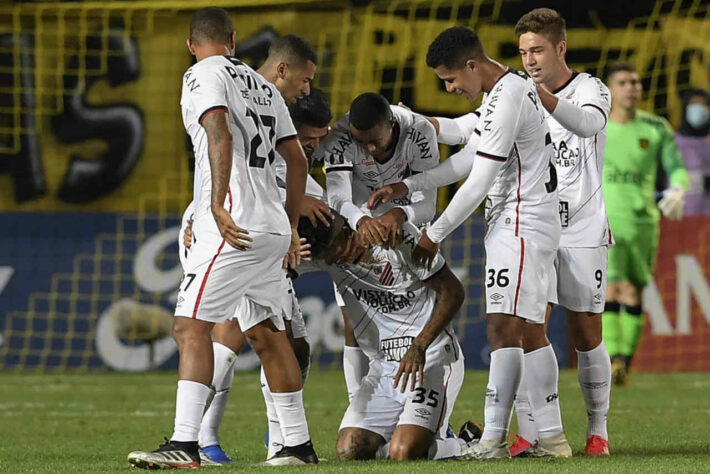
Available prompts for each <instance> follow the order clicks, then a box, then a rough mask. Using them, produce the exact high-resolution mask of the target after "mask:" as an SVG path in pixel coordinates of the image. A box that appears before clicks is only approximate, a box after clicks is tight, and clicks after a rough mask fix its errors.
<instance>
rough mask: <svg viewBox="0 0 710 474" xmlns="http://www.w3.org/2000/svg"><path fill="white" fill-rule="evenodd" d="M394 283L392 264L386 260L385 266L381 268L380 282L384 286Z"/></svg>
mask: <svg viewBox="0 0 710 474" xmlns="http://www.w3.org/2000/svg"><path fill="white" fill-rule="evenodd" d="M392 283H394V272H393V271H392V264H391V263H390V262H387V264H386V265H385V268H383V269H382V273H381V274H380V284H382V285H384V286H392Z"/></svg>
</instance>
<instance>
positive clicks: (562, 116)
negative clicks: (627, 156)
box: [552, 77, 611, 137]
mask: <svg viewBox="0 0 710 474" xmlns="http://www.w3.org/2000/svg"><path fill="white" fill-rule="evenodd" d="M575 94H576V96H577V102H578V104H579V105H574V104H572V103H571V102H569V101H567V100H565V99H563V98H560V99H558V102H557V106H556V107H555V110H554V111H553V112H552V117H554V119H555V120H557V122H559V124H560V125H562V126H563V127H564V128H565V129H567V130H569V131H570V132H572V133H574V134H575V135H578V136H580V137H591V136H594V135H595V134H597V133H599V132H600V131H601V130H603V129H604V127H606V122H607V118H608V117H609V111H610V110H611V99H610V97H609V90H608V89H607V88H606V86H605V85H604V84H603V83H602V81H600V80H599V79H597V78H596V77H588V78H587V79H585V80H584V81H583V82H582V83H581V84H579V86H578V87H577V89H576V93H575Z"/></svg>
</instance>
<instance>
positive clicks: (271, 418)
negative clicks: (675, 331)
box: [261, 367, 284, 459]
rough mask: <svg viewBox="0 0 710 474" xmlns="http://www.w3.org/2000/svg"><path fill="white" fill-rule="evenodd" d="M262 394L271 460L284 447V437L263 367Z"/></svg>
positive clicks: (267, 456) (268, 455)
mask: <svg viewBox="0 0 710 474" xmlns="http://www.w3.org/2000/svg"><path fill="white" fill-rule="evenodd" d="M261 393H262V394H263V395H264V403H265V404H266V420H267V421H268V423H269V446H267V449H268V452H267V454H266V459H269V458H271V456H273V455H274V454H276V453H277V452H279V450H280V449H281V447H282V446H283V445H284V437H283V435H282V434H281V425H280V424H279V415H278V413H276V406H275V405H274V399H273V397H272V396H271V390H269V383H268V382H267V381H266V375H265V374H264V368H263V367H262V368H261Z"/></svg>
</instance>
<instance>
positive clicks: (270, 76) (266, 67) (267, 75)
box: [256, 61, 278, 84]
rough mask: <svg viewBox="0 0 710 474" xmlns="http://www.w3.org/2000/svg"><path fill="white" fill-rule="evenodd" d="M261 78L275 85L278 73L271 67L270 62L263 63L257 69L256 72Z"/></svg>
mask: <svg viewBox="0 0 710 474" xmlns="http://www.w3.org/2000/svg"><path fill="white" fill-rule="evenodd" d="M256 72H258V73H259V74H261V76H262V77H263V78H264V79H266V81H267V82H270V83H272V84H276V79H277V78H278V72H277V71H276V68H275V67H272V66H271V63H270V62H268V61H267V62H265V63H264V64H262V65H261V67H260V68H259V69H257V70H256Z"/></svg>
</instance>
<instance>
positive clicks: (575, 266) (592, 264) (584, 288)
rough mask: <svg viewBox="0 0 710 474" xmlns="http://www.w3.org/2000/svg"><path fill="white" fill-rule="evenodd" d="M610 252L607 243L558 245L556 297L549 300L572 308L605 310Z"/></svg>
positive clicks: (595, 310)
mask: <svg viewBox="0 0 710 474" xmlns="http://www.w3.org/2000/svg"><path fill="white" fill-rule="evenodd" d="M608 254H609V248H608V247H607V246H606V245H604V246H601V247H561V248H559V249H558V250H557V256H556V258H555V280H556V281H555V288H556V292H555V293H556V295H555V296H556V298H555V299H550V302H551V303H555V304H559V305H560V306H564V307H565V308H567V309H570V310H572V311H579V312H589V313H602V312H604V302H605V301H606V273H607V272H606V266H607V258H608Z"/></svg>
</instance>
